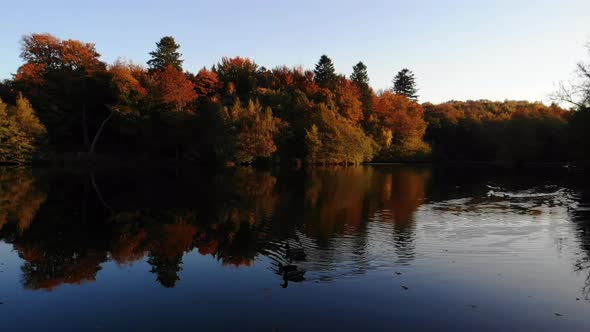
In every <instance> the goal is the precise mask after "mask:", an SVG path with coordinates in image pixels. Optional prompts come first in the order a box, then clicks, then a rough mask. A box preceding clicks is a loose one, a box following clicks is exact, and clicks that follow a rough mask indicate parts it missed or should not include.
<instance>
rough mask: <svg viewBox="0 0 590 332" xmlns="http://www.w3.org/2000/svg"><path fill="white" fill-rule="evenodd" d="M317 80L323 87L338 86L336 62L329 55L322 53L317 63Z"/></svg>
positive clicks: (315, 71) (331, 87) (315, 72)
mask: <svg viewBox="0 0 590 332" xmlns="http://www.w3.org/2000/svg"><path fill="white" fill-rule="evenodd" d="M313 72H314V74H315V78H314V79H315V82H316V83H317V84H318V85H319V86H321V87H322V88H330V89H333V88H334V87H335V86H336V81H337V80H336V79H337V76H336V73H335V70H334V64H333V63H332V60H331V59H330V58H328V56H327V55H325V54H324V55H322V56H321V57H320V61H319V62H318V63H317V64H316V65H315V70H314V71H313Z"/></svg>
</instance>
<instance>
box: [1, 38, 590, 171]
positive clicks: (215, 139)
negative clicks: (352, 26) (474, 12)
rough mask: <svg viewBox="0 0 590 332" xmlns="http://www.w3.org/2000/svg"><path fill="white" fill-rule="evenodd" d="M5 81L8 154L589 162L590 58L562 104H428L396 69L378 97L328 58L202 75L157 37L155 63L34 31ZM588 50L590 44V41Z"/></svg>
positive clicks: (244, 61)
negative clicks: (107, 55) (109, 55)
mask: <svg viewBox="0 0 590 332" xmlns="http://www.w3.org/2000/svg"><path fill="white" fill-rule="evenodd" d="M21 45H22V49H21V55H20V56H21V58H22V60H23V64H22V65H21V66H20V67H19V68H18V69H17V71H16V73H15V74H14V75H13V77H12V78H10V79H7V80H4V81H2V82H1V83H0V162H1V163H16V164H27V163H57V162H100V161H113V160H139V161H173V162H181V161H182V162H194V163H202V164H225V165H237V164H253V163H265V164H275V163H294V164H302V163H306V164H341V165H348V164H359V163H363V162H423V161H435V162H438V161H450V162H508V163H522V162H580V163H586V162H588V161H589V160H590V152H589V149H588V147H587V143H586V142H588V138H589V137H588V132H589V130H588V129H590V64H586V63H580V64H578V67H577V73H578V77H577V78H576V80H574V81H572V82H569V83H568V84H566V85H562V86H561V88H560V91H558V92H556V95H557V96H558V97H559V100H560V101H562V102H563V103H562V105H563V104H567V105H569V106H571V107H570V108H569V109H564V108H562V107H560V106H559V105H558V104H556V103H554V104H551V105H549V106H547V105H545V104H543V103H541V102H528V101H510V100H506V101H488V100H474V101H471V100H469V101H449V102H445V103H442V104H437V105H435V104H431V103H420V102H419V96H418V92H419V91H418V85H417V82H416V81H417V79H416V77H415V76H414V73H413V72H412V71H411V70H409V69H402V70H400V71H399V72H398V73H397V74H396V75H395V76H394V77H393V79H392V88H391V89H388V90H385V91H377V92H376V91H374V90H373V89H372V88H371V86H370V84H369V77H368V73H367V67H366V65H365V64H363V63H362V62H358V64H356V65H355V66H354V67H353V71H352V74H351V75H350V77H346V76H345V75H341V74H338V73H336V71H335V69H334V64H333V62H332V60H331V59H330V58H329V57H328V56H326V55H322V56H321V57H320V58H319V60H318V62H317V64H316V65H315V68H314V69H313V70H309V69H304V68H301V67H286V66H282V67H276V68H272V69H267V68H266V67H264V66H260V65H258V64H257V63H256V62H255V61H254V60H252V59H249V58H243V57H232V58H230V57H225V58H222V59H221V60H220V61H219V62H218V63H216V64H214V65H213V66H211V67H210V68H206V67H203V68H202V69H200V70H198V71H197V72H196V73H194V72H190V71H188V70H187V69H185V68H183V59H182V57H183V56H182V54H181V53H180V45H179V44H178V43H177V42H176V41H175V39H174V38H173V37H171V36H166V37H163V38H161V39H160V40H159V41H158V42H156V45H155V48H154V50H153V51H152V52H150V60H149V61H148V62H147V67H144V66H142V65H139V64H135V63H132V62H130V61H124V60H117V61H115V62H114V63H112V64H107V63H105V62H103V61H102V60H101V58H100V54H99V53H98V51H97V49H96V47H95V45H94V44H93V43H87V42H82V41H78V40H71V39H68V40H63V39H60V38H58V37H55V36H52V35H50V34H35V33H34V34H30V35H26V36H23V38H22V41H21ZM589 51H590V47H589Z"/></svg>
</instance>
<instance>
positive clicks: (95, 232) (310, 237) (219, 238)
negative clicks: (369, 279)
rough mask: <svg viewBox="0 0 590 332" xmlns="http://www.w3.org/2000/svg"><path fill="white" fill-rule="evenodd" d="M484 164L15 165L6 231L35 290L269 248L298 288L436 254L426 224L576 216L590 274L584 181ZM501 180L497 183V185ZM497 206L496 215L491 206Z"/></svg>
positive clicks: (3, 213) (455, 234) (2, 229)
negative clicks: (474, 167) (107, 267)
mask: <svg viewBox="0 0 590 332" xmlns="http://www.w3.org/2000/svg"><path fill="white" fill-rule="evenodd" d="M477 174H478V173H477V172H472V173H469V172H466V171H464V170H463V171H461V170H448V169H447V170H445V169H443V170H441V169H435V170H432V169H431V168H428V167H351V168H314V169H306V170H301V171H296V172H290V171H289V172H287V171H284V173H283V172H282V171H256V170H254V169H251V168H236V169H230V170H224V171H214V170H210V169H172V170H168V169H145V170H130V171H121V170H117V171H114V170H112V171H109V170H101V171H92V172H88V171H82V170H70V171H63V170H38V171H37V170H36V171H35V172H33V171H31V170H27V169H20V168H3V169H1V170H0V238H1V240H2V241H4V242H6V243H10V244H11V245H12V246H13V248H14V250H15V251H16V252H17V253H18V255H19V257H20V258H22V260H23V261H24V263H23V265H22V267H21V270H22V284H23V286H24V287H25V288H27V289H34V290H37V289H39V290H53V289H55V288H57V287H59V286H60V285H62V284H81V283H84V282H94V281H96V280H97V278H98V277H97V273H98V272H99V271H101V268H102V265H103V264H104V263H105V262H109V261H114V262H116V263H117V264H118V265H120V266H127V265H132V264H135V263H136V262H139V261H145V262H147V264H149V266H150V269H149V272H150V273H152V274H153V278H154V280H155V281H156V282H158V283H159V284H160V285H162V286H163V287H167V288H171V287H175V286H176V285H177V284H178V283H179V282H183V280H182V274H183V265H184V262H183V260H184V259H186V257H187V254H188V253H191V254H196V253H198V254H200V255H203V256H210V257H213V258H214V259H215V260H217V261H218V262H219V263H220V264H221V265H223V266H235V267H249V266H252V265H253V264H255V263H256V262H257V261H259V259H260V258H261V257H264V258H265V260H267V261H268V262H269V270H270V271H271V272H272V273H275V274H276V275H277V278H279V279H280V280H281V281H280V282H281V284H282V286H283V287H288V286H289V285H290V284H292V283H298V282H305V281H320V282H321V281H330V280H335V279H338V278H348V277H353V276H355V275H359V274H365V273H366V272H367V271H370V270H379V269H384V268H394V267H396V266H401V267H403V266H410V265H412V264H414V262H415V260H416V259H418V257H420V255H425V253H422V254H421V253H420V250H419V249H418V248H417V242H418V241H419V240H420V237H421V236H422V237H423V238H424V239H426V238H427V237H428V236H429V234H434V236H443V235H444V236H446V238H445V239H442V240H441V239H439V240H441V241H447V240H449V239H453V238H454V239H458V240H464V239H468V238H470V237H473V236H475V235H477V234H475V233H478V232H480V233H481V232H489V233H490V234H492V233H493V232H498V234H500V233H501V232H505V231H506V230H508V231H509V232H511V231H514V229H515V228H510V226H511V225H512V224H510V223H511V222H512V221H510V220H509V222H507V221H506V220H508V219H505V218H504V219H502V218H503V217H498V216H502V215H503V214H504V215H506V214H509V215H511V216H518V215H524V216H526V217H527V218H531V220H535V219H534V218H537V219H538V218H545V217H547V218H550V217H551V218H562V219H567V218H571V220H572V222H573V225H574V227H575V230H574V231H573V232H572V234H573V235H574V236H575V237H576V239H575V241H573V242H571V243H574V244H575V245H578V246H579V247H578V248H577V249H575V250H577V252H579V255H578V256H577V257H576V258H575V259H574V263H573V264H572V265H573V269H574V270H575V271H578V272H579V273H585V274H588V271H589V270H590V258H589V257H590V235H589V234H590V233H589V232H590V228H589V226H588V225H589V223H588V217H589V216H588V211H589V210H588V206H589V205H588V204H587V198H588V197H587V196H585V195H586V193H588V192H589V191H587V190H586V187H583V185H581V184H580V182H579V181H572V182H568V181H566V180H564V178H563V176H562V175H563V174H558V175H557V176H555V177H550V178H547V179H543V181H540V180H539V178H538V176H536V175H535V174H506V171H502V172H499V173H497V174H496V173H493V172H491V173H490V172H489V171H486V172H485V174H487V175H486V176H481V175H477ZM544 174H546V173H544ZM572 183H574V185H572ZM490 188H491V189H490ZM490 190H494V191H495V193H498V194H497V195H496V196H494V197H490V196H489V195H488V193H489V191H490ZM418 211H423V212H421V213H431V214H430V215H429V217H428V218H429V219H428V220H427V221H424V220H417V217H416V215H417V212H418ZM490 216H492V219H493V218H496V219H494V220H488V219H486V218H489V217H490ZM455 217H457V218H472V220H481V221H480V223H479V224H478V225H477V226H475V225H474V224H473V222H471V223H469V224H467V223H465V224H462V221H461V220H463V219H458V220H455V221H453V225H452V227H453V229H452V234H451V233H449V232H447V233H445V229H443V228H444V227H445V222H446V221H447V220H452V218H455ZM437 218H440V220H438V219H437ZM498 218H499V219H498ZM498 220H500V221H498ZM515 220H516V219H515ZM514 225H519V226H518V227H520V226H522V224H521V223H519V222H517V221H514ZM500 226H501V227H502V229H500V228H498V227H500ZM420 227H421V228H420ZM441 227H442V228H441ZM462 232H464V233H462ZM441 234H442V235H441ZM506 238H509V235H508V233H507V235H506ZM423 245H425V248H426V249H428V245H433V244H432V242H424V244H423ZM426 249H424V248H423V249H422V251H425V250H426ZM438 249H441V248H437V250H438ZM425 252H426V254H428V252H427V251H425ZM589 285H590V277H589V279H587V280H586V284H585V285H584V286H583V288H584V294H585V297H586V298H587V299H588V295H589V293H590V286H589Z"/></svg>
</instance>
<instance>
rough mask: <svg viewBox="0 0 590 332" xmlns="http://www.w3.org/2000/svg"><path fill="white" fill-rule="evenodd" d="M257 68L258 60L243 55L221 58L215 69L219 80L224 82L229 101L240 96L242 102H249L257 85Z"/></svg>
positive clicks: (232, 101) (231, 101) (231, 102)
mask: <svg viewBox="0 0 590 332" xmlns="http://www.w3.org/2000/svg"><path fill="white" fill-rule="evenodd" d="M257 69H258V65H257V64H256V62H254V61H252V60H250V59H248V58H242V57H234V58H228V57H224V58H223V59H221V62H219V63H218V64H217V65H216V66H215V67H214V68H213V71H214V72H215V73H216V74H217V76H218V78H219V80H220V81H221V82H223V85H224V93H225V95H226V97H229V98H226V99H227V102H226V103H230V104H233V103H234V102H235V100H234V98H232V97H238V98H240V99H241V101H242V102H247V100H248V99H250V97H252V94H253V92H254V90H255V89H256V87H257Z"/></svg>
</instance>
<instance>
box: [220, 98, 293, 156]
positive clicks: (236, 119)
mask: <svg viewBox="0 0 590 332" xmlns="http://www.w3.org/2000/svg"><path fill="white" fill-rule="evenodd" d="M216 114H217V115H218V118H217V127H213V128H210V130H212V131H215V134H214V135H211V136H212V137H216V138H215V153H216V155H217V158H218V159H219V160H221V161H226V162H235V163H239V164H243V163H246V164H248V163H251V162H253V161H254V160H255V159H256V158H269V157H271V156H272V155H273V153H274V152H276V150H277V144H276V137H277V136H278V134H279V132H280V130H281V129H282V128H283V127H284V126H285V125H284V123H283V122H282V121H281V120H280V119H277V118H275V117H274V116H273V114H272V110H271V109H270V107H266V108H265V107H263V106H262V105H260V103H258V102H252V101H249V102H248V103H247V104H242V103H235V104H234V105H232V106H224V107H223V108H221V109H219V110H218V111H217V112H216Z"/></svg>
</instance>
